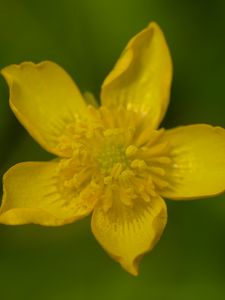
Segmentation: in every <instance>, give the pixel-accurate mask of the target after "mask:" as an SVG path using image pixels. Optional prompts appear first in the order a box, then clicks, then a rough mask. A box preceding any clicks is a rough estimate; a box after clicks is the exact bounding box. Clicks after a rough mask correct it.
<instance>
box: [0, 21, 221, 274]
mask: <svg viewBox="0 0 225 300" xmlns="http://www.w3.org/2000/svg"><path fill="white" fill-rule="evenodd" d="M1 73H2V74H3V76H4V77H5V79H6V81H7V83H8V85H9V88H10V106H11V108H12V110H13V112H14V113H15V115H16V116H17V118H18V119H19V121H20V122H21V123H22V124H23V125H24V127H25V128H26V129H27V130H28V132H29V133H30V134H31V135H32V137H33V138H34V139H36V140H37V141H38V142H39V143H40V144H41V146H42V147H44V148H45V149H46V150H48V151H49V152H51V153H53V154H55V155H57V156H58V158H57V159H54V160H52V161H50V162H25V163H19V164H17V165H15V166H14V167H12V168H11V169H10V170H9V171H8V172H7V173H6V174H5V175H4V179H3V184H4V193H3V202H2V206H1V210H0V223H4V224H9V225H18V224H27V223H35V224H41V225H46V226H58V225H64V224H67V223H71V222H74V221H76V220H78V219H81V218H83V217H85V216H87V215H89V214H90V213H92V212H93V214H92V221H91V226H92V231H93V234H94V236H95V237H96V239H97V240H98V241H99V243H100V244H101V245H102V247H103V248H104V249H105V250H106V251H107V252H108V253H109V255H111V256H112V257H113V258H114V259H115V260H116V261H118V262H119V263H120V264H121V266H122V267H123V268H124V269H125V270H126V271H128V272H130V273H131V274H133V275H136V274H137V273H138V263H139V261H140V258H141V257H142V256H143V254H144V253H146V252H147V251H150V250H151V249H152V248H153V246H154V245H155V244H156V242H157V241H158V240H159V238H160V235H161V234H162V231H163V229H164V227H165V224H166V220H167V211H166V205H165V202H164V200H163V199H162V197H166V198H170V199H174V200H177V199H183V200H185V199H193V198H196V197H204V196H211V195H216V194H218V193H221V192H223V191H224V189H225V168H224V166H225V130H224V129H222V128H219V127H211V126H209V125H204V124H200V125H191V126H183V127H178V128H175V129H170V130H164V129H160V130H158V129H157V128H158V126H159V124H160V122H161V120H162V118H163V116H164V114H165V112H166V109H167V106H168V103H169V94H170V86H171V78H172V63H171V58H170V53H169V50H168V47H167V44H166V41H165V38H164V36H163V33H162V32H161V30H160V28H159V27H158V26H157V24H155V23H151V24H150V25H149V26H148V27H147V28H146V29H144V30H143V31H142V32H140V33H139V34H137V35H136V36H135V37H133V38H132V39H131V41H130V42H129V43H128V45H127V46H126V48H125V50H124V52H123V53H122V55H121V57H120V58H119V60H118V62H117V63H116V65H115V67H114V68H113V70H112V71H111V73H110V74H109V75H108V77H107V78H106V79H105V81H104V83H103V85H102V90H101V103H102V106H101V107H100V108H99V107H97V105H96V104H94V105H87V104H85V101H84V98H83V97H82V95H81V93H80V92H79V90H78V88H77V87H76V85H75V84H74V82H73V81H72V80H71V78H70V77H69V76H68V74H67V73H66V72H65V71H64V70H63V69H61V68H60V67H59V66H58V65H56V64H54V63H52V62H48V61H45V62H42V63H40V64H33V63H31V62H25V63H22V64H21V65H11V66H8V67H6V68H4V69H3V70H2V71H1ZM86 98H87V99H89V100H91V101H92V102H93V98H92V96H90V94H87V96H86ZM89 103H90V101H89Z"/></svg>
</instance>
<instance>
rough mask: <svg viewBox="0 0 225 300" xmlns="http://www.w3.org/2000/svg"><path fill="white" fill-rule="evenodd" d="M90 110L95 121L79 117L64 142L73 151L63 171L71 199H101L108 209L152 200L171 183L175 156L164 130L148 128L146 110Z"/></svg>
mask: <svg viewBox="0 0 225 300" xmlns="http://www.w3.org/2000/svg"><path fill="white" fill-rule="evenodd" d="M90 116H91V118H90V119H91V121H90V122H87V121H85V120H79V119H76V118H74V123H72V124H69V125H68V126H67V127H66V128H65V134H64V136H62V137H60V141H59V144H58V148H59V149H62V151H63V150H64V151H65V156H66V157H67V158H64V159H61V162H60V168H59V176H58V178H59V180H58V182H59V188H60V192H61V193H63V194H66V197H67V199H71V200H73V199H77V198H80V199H82V200H83V201H84V203H85V201H94V202H96V203H97V202H98V201H101V202H102V207H103V208H104V210H106V211H107V210H109V209H110V208H111V207H112V206H113V205H116V206H118V205H121V204H122V205H125V206H129V207H135V205H136V204H137V203H138V202H140V201H144V202H150V201H151V199H152V198H154V197H156V195H157V194H160V192H161V191H162V190H163V189H165V188H167V187H168V182H167V179H166V178H167V177H166V168H167V166H168V165H169V164H170V163H171V157H170V147H169V145H168V144H167V143H166V142H164V141H163V138H162V137H163V130H159V131H156V130H153V129H148V127H147V126H146V125H145V121H144V120H143V116H140V115H139V114H138V113H134V112H132V111H128V110H126V109H121V108H118V109H117V110H116V112H113V113H110V111H109V110H108V109H106V108H105V107H102V108H100V109H95V108H93V107H90ZM81 202H82V201H81Z"/></svg>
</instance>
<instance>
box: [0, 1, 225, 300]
mask: <svg viewBox="0 0 225 300" xmlns="http://www.w3.org/2000/svg"><path fill="white" fill-rule="evenodd" d="M151 20H155V21H156V22H158V23H159V24H160V26H161V27H162V29H163V31H164V33H165V35H166V38H167V40H168V43H169V46H170V49H171V52H172V57H173V62H174V81H173V89H172V97H171V105H170V108H169V111H168V114H167V117H166V119H165V121H164V123H163V126H166V127H173V126H177V125H181V124H190V123H201V122H203V123H211V124H213V125H220V126H223V127H225V91H224V87H225V55H224V53H225V2H224V1H222V0H221V1H220V0H214V1H208V2H207V1H203V0H199V1H193V0H184V1H179V0H170V1H167V0H148V1H147V0H109V1H103V0H92V1H91V0H62V1H60V0H58V1H57V0H55V1H50V0H45V1H42V0H39V1H35V0H0V68H2V67H4V66H5V65H8V64H11V63H20V62H22V61H25V60H31V61H34V62H39V61H41V60H45V59H50V60H53V61H55V62H57V63H59V64H60V65H61V66H63V67H64V68H65V69H66V70H67V71H68V72H69V73H70V74H71V75H72V76H73V78H75V80H76V82H77V83H78V84H79V86H80V87H81V89H82V91H85V90H91V91H93V92H94V93H95V94H96V95H97V94H98V92H99V89H100V85H101V82H102V81H103V79H104V77H105V76H106V74H107V73H108V72H109V71H110V69H111V68H112V66H113V64H114V63H115V61H116V59H117V58H118V56H119V54H120V52H121V50H122V49H123V47H124V46H125V44H126V43H127V41H128V39H129V38H130V37H132V36H133V35H134V34H135V33H137V32H138V31H139V30H141V29H142V28H143V27H145V26H146V25H147V24H148V22H149V21H151ZM215 155H216V153H215ZM49 158H51V156H50V155H49V154H47V153H46V152H45V151H44V150H42V149H41V148H40V147H39V146H38V145H37V144H36V143H35V142H34V141H33V140H32V139H31V138H30V137H29V136H28V134H27V133H26V132H25V130H24V129H23V128H22V127H21V125H20V124H19V123H18V122H17V120H16V119H15V117H14V115H13V114H12V112H11V111H10V109H9V108H8V89H7V87H6V84H5V82H4V80H3V79H2V78H0V175H2V174H3V173H4V172H5V171H6V170H7V169H8V168H9V167H10V166H12V165H13V164H15V163H17V162H20V161H30V160H31V161H32V160H47V159H49ZM167 203H168V211H169V222H168V226H167V227H166V230H165V232H164V234H163V237H162V238H161V241H160V242H159V244H158V245H157V246H156V247H155V249H154V250H153V251H152V253H150V254H149V255H147V256H145V257H144V259H143V261H142V264H141V268H140V276H139V277H137V278H134V277H132V276H131V275H129V274H127V273H126V272H124V271H123V270H122V269H121V268H120V267H119V265H117V264H116V263H114V262H113V261H112V260H111V259H110V258H109V257H108V256H107V254H106V253H105V252H104V251H103V250H102V249H101V248H100V246H99V245H98V244H97V242H96V241H95V240H94V237H93V236H92V235H91V231H90V226H89V223H90V220H89V219H86V220H84V221H80V222H78V223H75V224H72V225H67V226H64V227H59V228H45V227H40V226H34V225H29V226H19V227H7V226H4V225H1V226H0V282H1V285H0V299H7V300H8V299H9V300H11V299H16V300H17V299H23V300H24V299H32V300H36V299H42V300H47V299H48V300H49V299H54V300H67V299H68V300H70V299H81V300H83V299H90V298H91V299H93V300H94V299H108V300H110V299H118V300H120V299H121V300H122V299H123V300H125V299H130V300H133V299H141V300H145V299H153V300H161V299H162V300H164V299H165V300H190V299H192V300H195V299H196V300H197V299H198V300H199V299H200V300H201V299H204V300H211V299H214V300H217V299H218V300H221V299H225V195H221V196H219V197H216V198H212V199H204V200H197V201H193V202H176V203H174V202H170V201H167Z"/></svg>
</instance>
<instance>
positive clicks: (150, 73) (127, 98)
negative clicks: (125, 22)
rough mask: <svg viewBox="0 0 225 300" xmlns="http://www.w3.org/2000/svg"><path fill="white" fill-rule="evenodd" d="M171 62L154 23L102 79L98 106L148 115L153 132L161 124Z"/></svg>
mask: <svg viewBox="0 0 225 300" xmlns="http://www.w3.org/2000/svg"><path fill="white" fill-rule="evenodd" d="M171 79H172V62H171V57H170V53H169V50H168V47H167V44H166V40H165V38H164V36H163V33H162V31H161V29H160V28H159V26H158V25H157V24H156V23H150V25H149V26H148V27H147V28H146V29H144V30H143V31H142V32H140V33H139V34H137V35H136V36H135V37H133V38H132V39H131V40H130V42H129V43H128V45H127V46H126V48H125V50H124V52H123V53H122V55H121V57H120V58H119V60H118V62H117V63H116V65H115V67H114V69H113V70H112V71H111V73H109V75H108V77H106V79H105V81H104V82H103V86H102V95H101V99H102V103H103V105H106V106H108V107H110V108H111V107H117V106H118V105H123V106H125V107H126V108H128V109H132V110H134V111H140V112H141V113H143V114H144V115H146V114H148V115H149V120H150V122H151V125H152V126H153V127H154V128H156V127H158V125H159V123H160V121H161V120H162V118H163V116H164V114H165V112H166V109H167V106H168V103H169V96H170V86H171Z"/></svg>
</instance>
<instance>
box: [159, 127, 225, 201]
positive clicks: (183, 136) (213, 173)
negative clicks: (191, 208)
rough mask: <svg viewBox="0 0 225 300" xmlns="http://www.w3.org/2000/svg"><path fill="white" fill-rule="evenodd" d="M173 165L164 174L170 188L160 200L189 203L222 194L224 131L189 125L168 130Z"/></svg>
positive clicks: (224, 162) (223, 187) (224, 180)
mask: <svg viewBox="0 0 225 300" xmlns="http://www.w3.org/2000/svg"><path fill="white" fill-rule="evenodd" d="M164 138H165V139H166V140H167V141H168V142H169V143H170V145H171V146H172V150H171V158H172V161H173V164H172V165H171V167H169V168H168V170H167V181H168V182H169V188H168V189H167V190H165V191H164V192H163V193H162V196H164V197H167V198H171V199H175V200H176V199H188V198H190V199H191V198H195V197H203V196H211V195H216V194H219V193H222V192H223V191H224V190H225V130H224V129H223V128H220V127H212V126H209V125H190V126H183V127H178V128H175V129H171V130H167V131H166V132H165V137H164Z"/></svg>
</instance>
